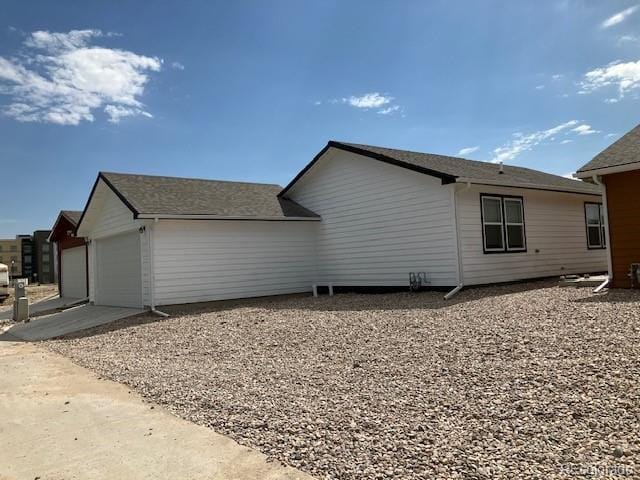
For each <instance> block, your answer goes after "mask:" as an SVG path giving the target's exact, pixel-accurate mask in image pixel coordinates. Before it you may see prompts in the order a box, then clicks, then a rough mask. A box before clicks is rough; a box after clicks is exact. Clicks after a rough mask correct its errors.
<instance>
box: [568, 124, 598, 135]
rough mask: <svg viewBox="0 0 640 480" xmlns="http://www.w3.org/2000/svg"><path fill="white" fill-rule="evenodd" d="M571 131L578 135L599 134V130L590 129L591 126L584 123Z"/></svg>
mask: <svg viewBox="0 0 640 480" xmlns="http://www.w3.org/2000/svg"><path fill="white" fill-rule="evenodd" d="M571 131H572V132H575V133H577V134H578V135H592V134H594V133H600V130H594V129H593V128H591V125H587V124H586V123H583V124H582V125H578V126H577V127H576V128H572V129H571Z"/></svg>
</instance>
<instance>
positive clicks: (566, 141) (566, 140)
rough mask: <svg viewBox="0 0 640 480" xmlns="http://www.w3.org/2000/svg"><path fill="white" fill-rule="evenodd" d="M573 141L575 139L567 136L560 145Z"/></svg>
mask: <svg viewBox="0 0 640 480" xmlns="http://www.w3.org/2000/svg"><path fill="white" fill-rule="evenodd" d="M571 142H573V140H569V139H568V138H565V139H564V140H562V141H561V142H560V145H566V144H567V143H571Z"/></svg>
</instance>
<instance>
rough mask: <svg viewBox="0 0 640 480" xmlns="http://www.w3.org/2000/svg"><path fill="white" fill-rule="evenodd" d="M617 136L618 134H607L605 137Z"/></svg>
mask: <svg viewBox="0 0 640 480" xmlns="http://www.w3.org/2000/svg"><path fill="white" fill-rule="evenodd" d="M618 135H619V134H618V133H607V134H606V135H605V137H607V138H611V137H617V136H618Z"/></svg>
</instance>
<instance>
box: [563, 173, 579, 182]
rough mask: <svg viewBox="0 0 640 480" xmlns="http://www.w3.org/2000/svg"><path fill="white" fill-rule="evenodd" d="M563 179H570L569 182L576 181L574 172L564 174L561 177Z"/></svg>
mask: <svg viewBox="0 0 640 480" xmlns="http://www.w3.org/2000/svg"><path fill="white" fill-rule="evenodd" d="M562 176H563V177H564V178H570V179H571V180H575V179H576V172H570V173H565V174H564V175H562Z"/></svg>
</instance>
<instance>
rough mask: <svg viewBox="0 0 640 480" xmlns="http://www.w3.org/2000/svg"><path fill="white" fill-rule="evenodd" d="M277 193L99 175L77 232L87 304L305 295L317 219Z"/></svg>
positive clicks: (268, 188)
mask: <svg viewBox="0 0 640 480" xmlns="http://www.w3.org/2000/svg"><path fill="white" fill-rule="evenodd" d="M281 189H282V187H280V186H279V185H267V184H256V183H241V182H225V181H214V180H200V179H188V178H174V177H156V176H149V175H128V174H116V173H100V174H99V176H98V179H97V180H96V183H95V185H94V187H93V190H92V192H91V195H90V197H89V200H88V202H87V206H86V207H85V209H84V211H83V213H82V216H81V218H80V221H79V223H78V228H77V234H78V235H81V236H84V237H86V238H87V245H88V251H89V299H90V301H92V302H94V303H95V304H96V305H109V306H121V307H141V306H142V307H150V308H155V307H156V306H161V305H169V304H179V303H193V302H204V301H212V300H225V299H232V298H245V297H258V296H265V295H277V294H286V293H300V292H310V291H311V289H312V285H313V282H314V279H315V238H316V235H317V232H316V226H317V224H318V221H319V220H320V217H318V216H317V215H316V214H314V213H313V212H311V211H309V210H307V209H306V208H303V207H302V206H300V205H298V204H297V203H295V202H294V201H292V200H287V199H282V198H278V193H279V192H280V191H281Z"/></svg>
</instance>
